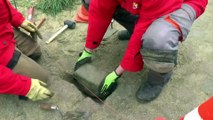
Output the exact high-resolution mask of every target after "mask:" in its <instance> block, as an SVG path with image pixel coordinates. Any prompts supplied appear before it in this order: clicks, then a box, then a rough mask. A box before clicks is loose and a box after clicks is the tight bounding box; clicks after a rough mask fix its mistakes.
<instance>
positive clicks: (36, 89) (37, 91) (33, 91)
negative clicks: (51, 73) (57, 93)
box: [26, 78, 53, 101]
mask: <svg viewBox="0 0 213 120" xmlns="http://www.w3.org/2000/svg"><path fill="white" fill-rule="evenodd" d="M46 86H47V84H46V83H44V82H42V81H40V80H38V79H33V78H32V79H31V87H30V90H29V92H28V93H27V95H26V97H28V98H29V99H30V100H32V101H37V100H43V99H47V98H50V97H52V96H53V93H52V92H50V91H49V90H48V89H47V88H46Z"/></svg>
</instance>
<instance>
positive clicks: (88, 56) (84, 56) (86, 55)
mask: <svg viewBox="0 0 213 120" xmlns="http://www.w3.org/2000/svg"><path fill="white" fill-rule="evenodd" d="M79 56H80V57H79V58H78V60H77V62H76V63H75V68H74V70H75V71H76V70H77V69H78V68H79V67H81V66H82V65H84V64H86V63H91V62H92V53H90V52H88V51H86V50H85V49H84V50H83V52H81V53H80V54H79Z"/></svg>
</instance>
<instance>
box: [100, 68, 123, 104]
mask: <svg viewBox="0 0 213 120" xmlns="http://www.w3.org/2000/svg"><path fill="white" fill-rule="evenodd" d="M119 77H120V76H119V75H117V73H116V72H115V71H113V72H111V73H110V74H108V75H107V76H106V77H105V78H104V80H103V81H102V82H101V83H100V85H99V87H98V97H99V98H101V99H102V100H105V99H106V98H107V97H108V96H109V95H111V94H112V93H113V92H114V91H115V89H116V88H117V85H118V84H117V79H118V78H119Z"/></svg>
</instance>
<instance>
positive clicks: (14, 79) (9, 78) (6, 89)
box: [0, 65, 31, 96]
mask: <svg viewBox="0 0 213 120" xmlns="http://www.w3.org/2000/svg"><path fill="white" fill-rule="evenodd" d="M30 86H31V79H30V78H28V77H26V76H22V75H19V74H14V73H13V71H12V70H10V69H9V68H7V67H5V66H2V65H0V94H14V95H22V96H25V95H26V94H27V93H28V91H29V90H30Z"/></svg>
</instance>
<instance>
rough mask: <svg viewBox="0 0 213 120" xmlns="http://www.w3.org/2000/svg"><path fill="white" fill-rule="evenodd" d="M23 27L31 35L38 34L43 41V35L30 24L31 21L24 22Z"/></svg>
mask: <svg viewBox="0 0 213 120" xmlns="http://www.w3.org/2000/svg"><path fill="white" fill-rule="evenodd" d="M21 27H22V28H23V29H25V30H26V31H28V32H30V33H31V34H33V33H36V34H37V35H38V37H39V38H40V39H42V35H41V33H40V32H39V31H38V29H37V28H36V26H35V25H34V24H33V23H32V22H30V21H29V20H26V19H25V20H24V21H23V22H22V24H21Z"/></svg>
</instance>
